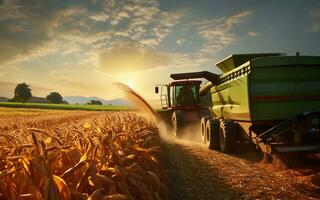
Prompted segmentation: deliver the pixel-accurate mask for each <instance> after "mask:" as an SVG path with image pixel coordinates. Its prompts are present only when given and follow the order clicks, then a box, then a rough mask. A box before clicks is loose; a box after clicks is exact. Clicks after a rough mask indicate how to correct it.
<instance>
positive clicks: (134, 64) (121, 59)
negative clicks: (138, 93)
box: [99, 42, 170, 74]
mask: <svg viewBox="0 0 320 200" xmlns="http://www.w3.org/2000/svg"><path fill="white" fill-rule="evenodd" d="M99 61H100V62H99V70H100V71H104V72H106V73H108V74H117V73H129V72H135V71H141V70H146V69H150V68H155V67H158V66H161V65H165V64H167V63H169V62H170V57H169V56H168V55H166V54H165V53H161V52H158V51H155V50H153V49H149V48H144V47H142V46H138V44H136V43H132V42H131V43H122V42H118V43H115V44H114V46H112V47H110V48H106V49H105V50H103V51H102V52H101V54H100V57H99Z"/></svg>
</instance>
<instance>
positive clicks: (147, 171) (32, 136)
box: [0, 111, 167, 200]
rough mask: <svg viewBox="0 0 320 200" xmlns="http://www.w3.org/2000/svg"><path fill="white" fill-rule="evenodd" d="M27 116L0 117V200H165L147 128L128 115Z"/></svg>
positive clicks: (151, 128)
mask: <svg viewBox="0 0 320 200" xmlns="http://www.w3.org/2000/svg"><path fill="white" fill-rule="evenodd" d="M33 112H34V111H30V112H28V111H27V112H25V111H22V114H16V115H12V114H11V113H7V114H5V112H2V114H1V119H2V122H1V124H0V128H1V133H0V156H1V158H2V159H1V161H0V199H95V200H96V199H167V195H166V194H167V191H166V187H165V180H164V178H163V177H164V174H163V172H162V169H161V167H160V164H159V161H158V156H159V141H160V138H159V134H158V129H157V128H156V127H155V125H154V124H152V123H151V122H150V121H147V120H146V119H145V118H143V117H141V116H138V115H136V114H134V113H128V112H112V113H111V112H110V113H101V112H100V113H95V112H79V111H76V112H70V111H68V112H63V111H48V112H44V111H39V112H36V111H35V113H33ZM30 116H32V117H30ZM9 122H11V123H9Z"/></svg>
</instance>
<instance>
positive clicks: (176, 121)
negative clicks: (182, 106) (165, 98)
mask: <svg viewBox="0 0 320 200" xmlns="http://www.w3.org/2000/svg"><path fill="white" fill-rule="evenodd" d="M172 127H173V130H172V132H173V136H174V137H181V136H182V132H183V128H184V116H183V112H181V111H180V110H176V111H174V112H173V113H172Z"/></svg>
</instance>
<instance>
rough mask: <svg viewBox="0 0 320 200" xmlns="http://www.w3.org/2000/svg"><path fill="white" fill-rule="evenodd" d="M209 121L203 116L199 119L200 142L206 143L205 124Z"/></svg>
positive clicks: (207, 117)
mask: <svg viewBox="0 0 320 200" xmlns="http://www.w3.org/2000/svg"><path fill="white" fill-rule="evenodd" d="M208 119H209V116H204V117H202V118H201V142H202V143H203V144H205V143H206V123H207V120H208Z"/></svg>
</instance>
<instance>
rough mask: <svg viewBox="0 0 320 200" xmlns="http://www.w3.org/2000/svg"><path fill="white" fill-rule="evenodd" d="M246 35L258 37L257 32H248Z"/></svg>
mask: <svg viewBox="0 0 320 200" xmlns="http://www.w3.org/2000/svg"><path fill="white" fill-rule="evenodd" d="M248 35H249V36H250V37H257V36H258V35H260V34H259V33H258V32H253V31H250V32H249V33H248Z"/></svg>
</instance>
